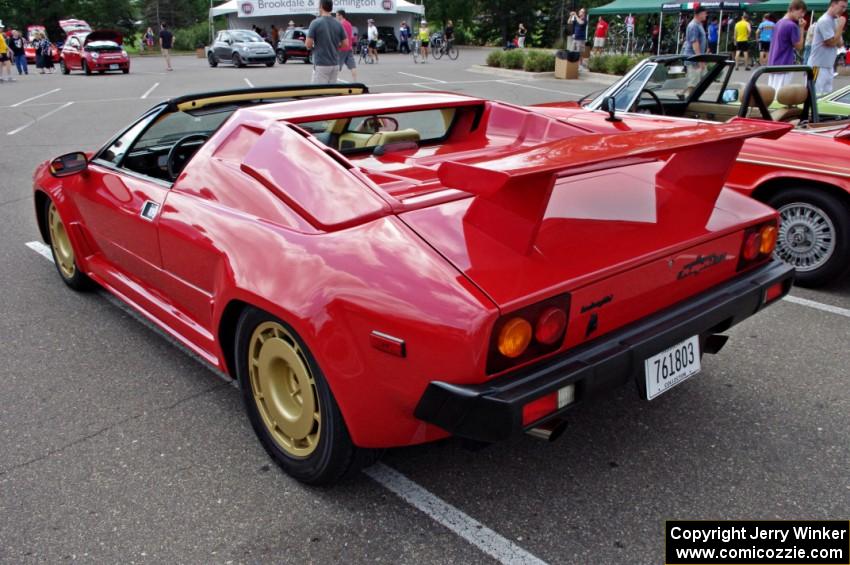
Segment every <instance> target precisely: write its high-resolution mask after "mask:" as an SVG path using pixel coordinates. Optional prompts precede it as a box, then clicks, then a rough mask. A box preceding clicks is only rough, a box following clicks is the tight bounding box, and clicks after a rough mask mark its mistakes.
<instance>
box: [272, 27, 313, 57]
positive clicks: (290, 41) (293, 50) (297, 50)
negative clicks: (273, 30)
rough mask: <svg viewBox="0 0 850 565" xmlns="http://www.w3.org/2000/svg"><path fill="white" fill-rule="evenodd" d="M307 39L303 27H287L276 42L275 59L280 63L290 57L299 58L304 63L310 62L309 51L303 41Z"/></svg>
mask: <svg viewBox="0 0 850 565" xmlns="http://www.w3.org/2000/svg"><path fill="white" fill-rule="evenodd" d="M306 39H307V30H306V29H304V28H303V27H296V28H293V29H287V30H286V31H285V32H284V34H283V38H282V39H281V40H280V41H278V43H277V60H278V62H279V63H280V64H281V65H282V64H284V63H286V62H287V61H288V60H290V59H301V60H302V61H304V62H305V63H309V62H310V52H309V51H308V50H307V45H306V44H305V43H304V41H305V40H306Z"/></svg>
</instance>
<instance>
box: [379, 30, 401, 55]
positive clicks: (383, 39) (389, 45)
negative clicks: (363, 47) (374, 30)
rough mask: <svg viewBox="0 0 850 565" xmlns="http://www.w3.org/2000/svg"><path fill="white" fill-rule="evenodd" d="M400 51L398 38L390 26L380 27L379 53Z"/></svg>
mask: <svg viewBox="0 0 850 565" xmlns="http://www.w3.org/2000/svg"><path fill="white" fill-rule="evenodd" d="M387 51H398V37H396V35H395V30H393V28H391V27H389V26H378V52H379V53H386V52H387Z"/></svg>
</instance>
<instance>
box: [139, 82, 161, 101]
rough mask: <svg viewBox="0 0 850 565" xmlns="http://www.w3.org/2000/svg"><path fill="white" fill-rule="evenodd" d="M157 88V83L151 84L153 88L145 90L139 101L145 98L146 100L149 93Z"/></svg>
mask: <svg viewBox="0 0 850 565" xmlns="http://www.w3.org/2000/svg"><path fill="white" fill-rule="evenodd" d="M157 86H159V83H158V82H155V83H153V86H152V87H150V88H149V89H147V90H146V91H145V93H144V94H142V96H141V99H142V100H144V99H145V98H147V97H148V96H149V95H150V93H151V92H153V91H154V90H155V89H156V87H157Z"/></svg>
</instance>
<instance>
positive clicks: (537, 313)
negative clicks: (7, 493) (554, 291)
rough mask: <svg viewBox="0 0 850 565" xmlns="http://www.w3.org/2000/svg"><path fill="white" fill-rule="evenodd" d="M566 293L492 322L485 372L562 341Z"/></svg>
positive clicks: (518, 361)
mask: <svg viewBox="0 0 850 565" xmlns="http://www.w3.org/2000/svg"><path fill="white" fill-rule="evenodd" d="M569 311H570V296H569V294H561V295H558V296H554V297H552V298H549V299H546V300H544V301H542V302H539V303H537V304H533V305H531V306H528V307H526V308H523V309H521V310H517V311H515V312H511V313H510V314H507V315H505V316H502V317H501V318H499V319H498V320H497V321H496V325H495V326H494V328H493V334H492V337H491V340H490V352H489V355H488V357H487V373H488V374H491V373H498V372H500V371H504V370H505V369H508V368H510V367H513V366H516V365H519V364H522V363H525V362H526V361H529V360H531V359H535V358H537V357H540V356H542V355H546V354H547V353H551V352H553V351H556V350H557V349H558V348H560V347H561V344H562V343H563V342H564V336H565V335H566V333H567V319H568V317H569Z"/></svg>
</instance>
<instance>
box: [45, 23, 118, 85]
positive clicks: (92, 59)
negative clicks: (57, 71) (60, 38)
mask: <svg viewBox="0 0 850 565" xmlns="http://www.w3.org/2000/svg"><path fill="white" fill-rule="evenodd" d="M123 43H124V37H123V36H122V35H121V34H120V33H118V32H117V31H112V30H107V29H99V30H95V31H92V32H88V33H75V34H73V35H69V36H68V39H67V40H66V41H65V45H63V46H62V55H61V59H60V61H59V67H60V68H61V69H62V73H64V74H66V75H67V74H69V73H70V72H71V71H73V70H77V69H80V70H81V71H83V72H84V73H86V74H87V75H90V74H92V73H93V72H98V73H105V72H106V71H121V72H122V73H124V74H127V73H129V72H130V57H129V55H127V52H126V51H125V50H124V47H122V45H123Z"/></svg>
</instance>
